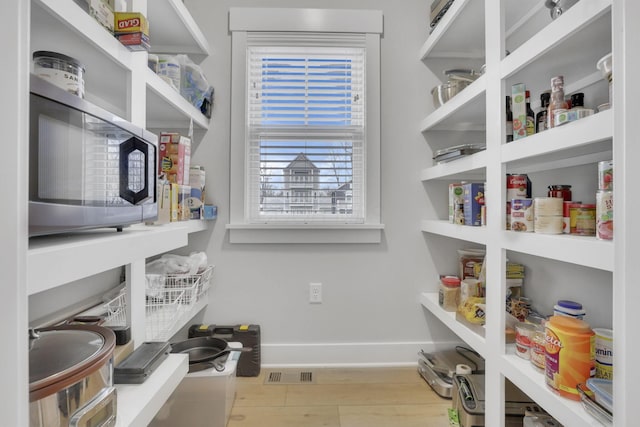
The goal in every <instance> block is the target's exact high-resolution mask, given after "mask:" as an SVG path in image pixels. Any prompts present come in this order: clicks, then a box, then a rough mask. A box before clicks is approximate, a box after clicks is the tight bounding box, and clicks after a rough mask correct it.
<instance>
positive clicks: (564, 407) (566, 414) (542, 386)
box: [499, 345, 601, 427]
mask: <svg viewBox="0 0 640 427" xmlns="http://www.w3.org/2000/svg"><path fill="white" fill-rule="evenodd" d="M507 347H508V348H509V352H508V353H509V354H506V355H504V356H502V360H501V363H500V364H499V366H500V368H501V372H502V374H503V375H504V376H506V377H507V378H509V380H510V381H511V382H512V383H513V384H515V385H516V386H517V387H518V388H520V389H521V390H524V391H525V392H526V394H527V395H528V396H529V397H530V398H531V399H533V400H534V401H535V402H536V403H538V404H539V405H540V406H542V407H543V408H544V409H545V410H546V411H547V412H548V413H549V414H551V415H552V416H553V417H554V418H555V419H557V420H558V421H559V422H560V423H561V424H562V425H564V426H565V427H586V426H593V427H596V426H598V427H601V424H600V423H599V422H598V421H597V420H596V419H595V418H594V417H593V416H591V415H590V414H589V413H587V412H586V411H585V410H584V408H583V406H582V403H580V402H577V401H573V400H570V399H567V398H565V397H561V396H559V395H558V394H556V393H554V392H553V391H552V390H551V389H550V388H549V387H547V385H546V383H545V377H544V373H543V372H541V371H538V370H536V369H535V368H534V367H533V366H532V365H531V362H529V361H528V360H524V359H522V358H521V357H518V356H516V355H515V349H514V345H509V346H507Z"/></svg>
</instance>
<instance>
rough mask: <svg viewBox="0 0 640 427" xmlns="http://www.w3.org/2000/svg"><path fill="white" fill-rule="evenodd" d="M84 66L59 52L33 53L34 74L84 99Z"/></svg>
mask: <svg viewBox="0 0 640 427" xmlns="http://www.w3.org/2000/svg"><path fill="white" fill-rule="evenodd" d="M84 70H85V68H84V65H83V64H82V63H81V62H79V61H78V60H77V59H74V58H72V57H70V56H67V55H64V54H62V53H58V52H50V51H46V50H39V51H36V52H33V73H34V74H35V75H37V76H39V77H41V78H43V79H45V80H48V81H49V82H50V83H53V84H54V85H56V86H58V87H61V88H62V89H65V90H66V91H68V92H71V93H72V94H74V95H77V96H79V97H80V98H84Z"/></svg>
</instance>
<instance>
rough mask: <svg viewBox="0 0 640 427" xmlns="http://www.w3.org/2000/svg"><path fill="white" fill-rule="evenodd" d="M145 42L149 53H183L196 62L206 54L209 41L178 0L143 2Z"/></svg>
mask: <svg viewBox="0 0 640 427" xmlns="http://www.w3.org/2000/svg"><path fill="white" fill-rule="evenodd" d="M147 15H148V16H147V18H148V20H149V40H150V43H151V52H153V53H176V54H178V53H184V54H188V55H189V57H190V58H191V59H192V60H194V61H197V62H199V61H198V60H199V59H202V58H203V57H205V56H208V55H210V48H209V42H208V41H207V39H206V38H205V36H204V34H203V33H202V31H201V30H200V28H199V27H198V25H197V24H196V22H195V21H194V19H193V16H191V13H190V12H189V11H188V10H187V8H186V7H185V5H184V2H183V1H182V0H152V1H149V2H148V3H147Z"/></svg>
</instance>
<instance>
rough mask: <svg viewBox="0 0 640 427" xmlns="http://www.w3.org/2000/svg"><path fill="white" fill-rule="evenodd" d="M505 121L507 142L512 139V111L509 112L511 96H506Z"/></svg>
mask: <svg viewBox="0 0 640 427" xmlns="http://www.w3.org/2000/svg"><path fill="white" fill-rule="evenodd" d="M506 107H507V108H506V111H507V121H506V130H507V142H511V141H513V112H511V97H510V96H507V105H506Z"/></svg>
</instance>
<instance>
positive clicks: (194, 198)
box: [189, 166, 205, 219]
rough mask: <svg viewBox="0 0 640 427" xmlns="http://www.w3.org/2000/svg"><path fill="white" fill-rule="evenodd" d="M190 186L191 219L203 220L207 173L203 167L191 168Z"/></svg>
mask: <svg viewBox="0 0 640 427" xmlns="http://www.w3.org/2000/svg"><path fill="white" fill-rule="evenodd" d="M189 185H190V186H191V197H190V198H189V208H190V211H191V216H190V217H191V219H202V217H203V212H202V210H203V206H204V197H205V171H204V168H202V167H201V166H191V168H189Z"/></svg>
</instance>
